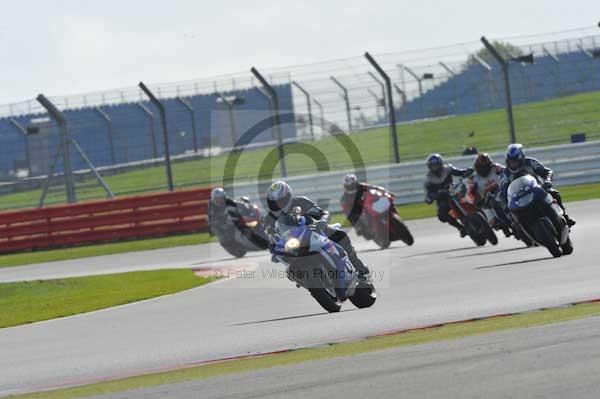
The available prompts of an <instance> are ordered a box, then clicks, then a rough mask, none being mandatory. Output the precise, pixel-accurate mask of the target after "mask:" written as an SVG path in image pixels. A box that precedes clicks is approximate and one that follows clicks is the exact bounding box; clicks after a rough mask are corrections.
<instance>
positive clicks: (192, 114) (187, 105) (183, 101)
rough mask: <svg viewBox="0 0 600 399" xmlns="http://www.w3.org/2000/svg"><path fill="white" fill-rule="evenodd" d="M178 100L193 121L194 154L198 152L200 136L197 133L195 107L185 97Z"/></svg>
mask: <svg viewBox="0 0 600 399" xmlns="http://www.w3.org/2000/svg"><path fill="white" fill-rule="evenodd" d="M177 100H178V101H179V102H180V103H181V104H182V105H183V106H184V107H185V108H186V109H187V110H188V112H189V113H190V118H191V120H192V145H193V146H194V152H195V153H197V152H198V135H197V133H196V112H195V111H194V107H192V104H190V102H189V101H188V100H186V99H185V98H183V97H177Z"/></svg>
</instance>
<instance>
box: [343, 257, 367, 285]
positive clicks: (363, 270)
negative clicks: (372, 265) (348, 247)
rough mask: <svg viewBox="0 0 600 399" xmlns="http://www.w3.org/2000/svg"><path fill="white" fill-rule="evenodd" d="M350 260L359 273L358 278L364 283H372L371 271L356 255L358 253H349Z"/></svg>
mask: <svg viewBox="0 0 600 399" xmlns="http://www.w3.org/2000/svg"><path fill="white" fill-rule="evenodd" d="M348 259H350V262H352V264H353V265H354V268H355V269H356V271H357V272H358V278H359V279H360V280H361V281H362V282H365V283H368V282H369V281H371V279H370V273H371V271H370V270H369V268H368V267H367V266H366V265H365V264H364V263H363V262H362V260H360V259H359V257H358V256H357V255H356V251H354V250H352V251H351V252H350V253H348Z"/></svg>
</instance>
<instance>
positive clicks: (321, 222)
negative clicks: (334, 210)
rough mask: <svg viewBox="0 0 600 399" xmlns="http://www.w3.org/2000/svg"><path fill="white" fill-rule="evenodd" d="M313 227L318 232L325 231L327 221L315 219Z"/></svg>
mask: <svg viewBox="0 0 600 399" xmlns="http://www.w3.org/2000/svg"><path fill="white" fill-rule="evenodd" d="M314 226H315V229H317V230H318V231H320V232H323V233H324V232H326V231H327V222H326V221H324V220H317V221H316V222H315V224H314Z"/></svg>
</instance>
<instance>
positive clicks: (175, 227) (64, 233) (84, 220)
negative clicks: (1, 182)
mask: <svg viewBox="0 0 600 399" xmlns="http://www.w3.org/2000/svg"><path fill="white" fill-rule="evenodd" d="M209 198H210V189H196V190H182V191H175V192H170V193H160V194H153V195H140V196H134V197H124V198H117V199H112V200H103V201H94V202H85V203H81V204H74V205H60V206H51V207H46V208H41V209H32V210H25V211H15V212H3V213H0V252H1V253H6V252H14V251H23V250H33V249H42V248H55V247H65V246H73V245H79V244H85V243H95V242H102V241H113V240H121V239H136V238H145V237H152V236H161V235H167V234H177V233H189V232H194V231H200V230H203V229H205V228H206V213H207V210H208V200H209Z"/></svg>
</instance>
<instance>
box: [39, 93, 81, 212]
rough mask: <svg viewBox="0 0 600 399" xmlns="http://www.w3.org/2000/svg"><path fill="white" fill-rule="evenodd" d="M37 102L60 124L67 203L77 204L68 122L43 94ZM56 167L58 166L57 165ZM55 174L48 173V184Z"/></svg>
mask: <svg viewBox="0 0 600 399" xmlns="http://www.w3.org/2000/svg"><path fill="white" fill-rule="evenodd" d="M37 101H38V102H39V103H40V104H41V105H42V107H44V108H45V109H46V111H48V114H49V115H50V117H51V118H52V119H54V121H55V122H56V123H57V124H58V130H59V135H60V144H59V151H62V158H63V168H64V176H65V189H66V194H67V201H68V202H69V203H71V204H72V203H75V202H77V196H76V194H75V184H74V183H73V170H72V169H71V154H70V151H69V150H70V137H69V129H68V127H67V120H66V119H65V117H64V116H63V114H62V113H61V112H60V111H59V110H58V108H56V107H55V106H54V104H52V103H51V102H50V100H48V99H47V98H46V96H44V95H43V94H40V95H38V96H37ZM54 166H56V164H55V165H54ZM53 174H54V170H51V171H50V173H48V180H47V181H48V183H49V182H50V179H51V178H52V175H53ZM48 185H49V184H48ZM44 188H45V189H44V190H43V192H42V197H41V198H40V207H41V206H42V205H43V204H44V199H45V197H46V192H47V189H48V186H45V187H44Z"/></svg>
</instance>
